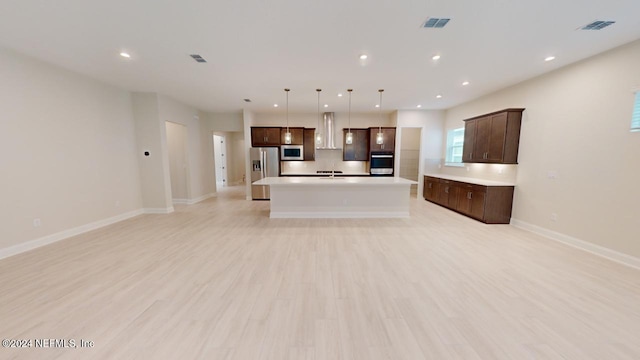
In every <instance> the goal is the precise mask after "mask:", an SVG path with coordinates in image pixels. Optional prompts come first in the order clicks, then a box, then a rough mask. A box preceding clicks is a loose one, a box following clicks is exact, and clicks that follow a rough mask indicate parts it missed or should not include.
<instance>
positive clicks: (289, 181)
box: [253, 175, 417, 186]
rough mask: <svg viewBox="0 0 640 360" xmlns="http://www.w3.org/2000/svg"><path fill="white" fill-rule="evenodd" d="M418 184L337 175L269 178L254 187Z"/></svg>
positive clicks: (384, 178)
mask: <svg viewBox="0 0 640 360" xmlns="http://www.w3.org/2000/svg"><path fill="white" fill-rule="evenodd" d="M411 184H417V182H416V181H413V180H407V179H405V178H400V177H387V176H369V177H357V176H353V177H342V176H338V175H336V176H335V177H334V178H331V177H330V176H317V177H311V176H303V177H267V178H264V179H261V180H258V181H255V182H253V185H271V186H318V185H337V186H360V185H362V186H375V185H389V186H400V185H411Z"/></svg>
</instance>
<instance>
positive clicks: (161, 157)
mask: <svg viewBox="0 0 640 360" xmlns="http://www.w3.org/2000/svg"><path fill="white" fill-rule="evenodd" d="M132 98H133V116H134V121H135V129H136V144H137V147H138V151H137V153H138V159H139V161H138V164H139V168H138V170H139V173H140V188H141V191H142V205H143V207H144V208H145V209H146V211H148V212H154V213H170V212H172V211H173V204H172V201H171V178H170V175H169V157H168V150H167V145H166V144H167V139H166V129H165V124H164V121H160V114H159V103H158V95H157V94H155V93H133V95H132ZM145 152H148V154H149V155H148V156H146V155H144V153H145Z"/></svg>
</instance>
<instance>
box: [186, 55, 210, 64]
mask: <svg viewBox="0 0 640 360" xmlns="http://www.w3.org/2000/svg"><path fill="white" fill-rule="evenodd" d="M189 56H191V57H192V58H193V60H195V61H197V62H199V63H206V62H207V60H205V59H204V58H203V57H202V56H200V55H198V54H191V55H189Z"/></svg>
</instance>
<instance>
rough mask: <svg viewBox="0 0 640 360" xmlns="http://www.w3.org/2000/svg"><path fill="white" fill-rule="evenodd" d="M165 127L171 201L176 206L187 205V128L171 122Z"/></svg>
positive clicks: (166, 123)
mask: <svg viewBox="0 0 640 360" xmlns="http://www.w3.org/2000/svg"><path fill="white" fill-rule="evenodd" d="M165 126H166V130H167V149H168V152H169V175H170V179H171V199H172V201H173V203H174V204H187V203H188V201H189V162H188V158H187V127H186V126H184V125H182V124H177V123H173V122H170V121H166V122H165Z"/></svg>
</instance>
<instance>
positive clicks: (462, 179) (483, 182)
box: [424, 174, 516, 186]
mask: <svg viewBox="0 0 640 360" xmlns="http://www.w3.org/2000/svg"><path fill="white" fill-rule="evenodd" d="M424 176H430V177H434V178H439V179H445V180H452V181H459V182H464V183H468V184H476V185H483V186H516V184H515V183H512V182H506V181H494V180H484V179H478V178H471V177H465V176H455V175H447V174H424Z"/></svg>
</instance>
